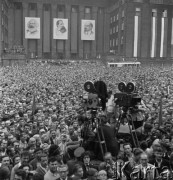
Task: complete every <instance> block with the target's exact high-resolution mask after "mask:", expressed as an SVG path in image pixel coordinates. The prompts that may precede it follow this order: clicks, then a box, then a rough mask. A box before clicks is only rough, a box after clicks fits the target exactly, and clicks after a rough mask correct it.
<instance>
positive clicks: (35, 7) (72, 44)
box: [0, 0, 110, 58]
mask: <svg viewBox="0 0 173 180" xmlns="http://www.w3.org/2000/svg"><path fill="white" fill-rule="evenodd" d="M0 7H1V8H0V19H1V20H2V21H1V28H0V31H1V34H2V36H1V38H2V39H1V42H2V43H1V46H0V49H1V53H3V52H4V50H5V51H6V50H7V49H13V50H15V49H17V47H20V49H22V48H24V49H25V53H26V54H27V57H28V58H35V57H37V58H90V57H93V58H95V57H97V56H101V55H102V54H103V53H105V52H108V51H109V20H110V16H109V12H108V7H109V1H108V0H49V1H47V0H1V1H0ZM26 17H32V18H40V38H39V39H37V38H33V39H32V38H26V31H25V28H26V20H25V18H26ZM54 18H63V19H68V28H67V31H68V39H54V38H53V27H54V26H53V25H54V24H53V19H54ZM85 19H87V20H95V39H94V40H82V39H81V23H82V20H85ZM19 51H20V50H19Z"/></svg>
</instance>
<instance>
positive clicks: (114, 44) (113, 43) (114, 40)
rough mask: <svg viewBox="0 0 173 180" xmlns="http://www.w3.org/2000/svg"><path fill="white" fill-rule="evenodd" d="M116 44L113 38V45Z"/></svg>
mask: <svg viewBox="0 0 173 180" xmlns="http://www.w3.org/2000/svg"><path fill="white" fill-rule="evenodd" d="M114 46H115V39H113V47H114Z"/></svg>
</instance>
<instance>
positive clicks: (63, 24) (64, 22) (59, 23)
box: [53, 18, 68, 40]
mask: <svg viewBox="0 0 173 180" xmlns="http://www.w3.org/2000/svg"><path fill="white" fill-rule="evenodd" d="M53 39H62V40H66V39H68V19H59V18H54V19H53Z"/></svg>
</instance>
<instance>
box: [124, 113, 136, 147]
mask: <svg viewBox="0 0 173 180" xmlns="http://www.w3.org/2000/svg"><path fill="white" fill-rule="evenodd" d="M126 119H127V122H128V126H129V130H130V134H131V136H132V141H133V143H134V146H135V147H137V145H136V141H135V138H134V135H133V133H132V129H131V127H130V122H129V118H128V116H126Z"/></svg>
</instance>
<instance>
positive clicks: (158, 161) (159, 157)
mask: <svg viewBox="0 0 173 180" xmlns="http://www.w3.org/2000/svg"><path fill="white" fill-rule="evenodd" d="M154 155H155V158H154V159H152V160H151V161H149V163H150V164H152V165H154V166H155V167H156V168H157V170H158V173H159V174H160V173H161V172H162V171H163V168H164V167H168V169H170V167H169V161H167V160H166V159H164V158H163V149H162V148H159V149H157V151H156V152H155V153H154Z"/></svg>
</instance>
